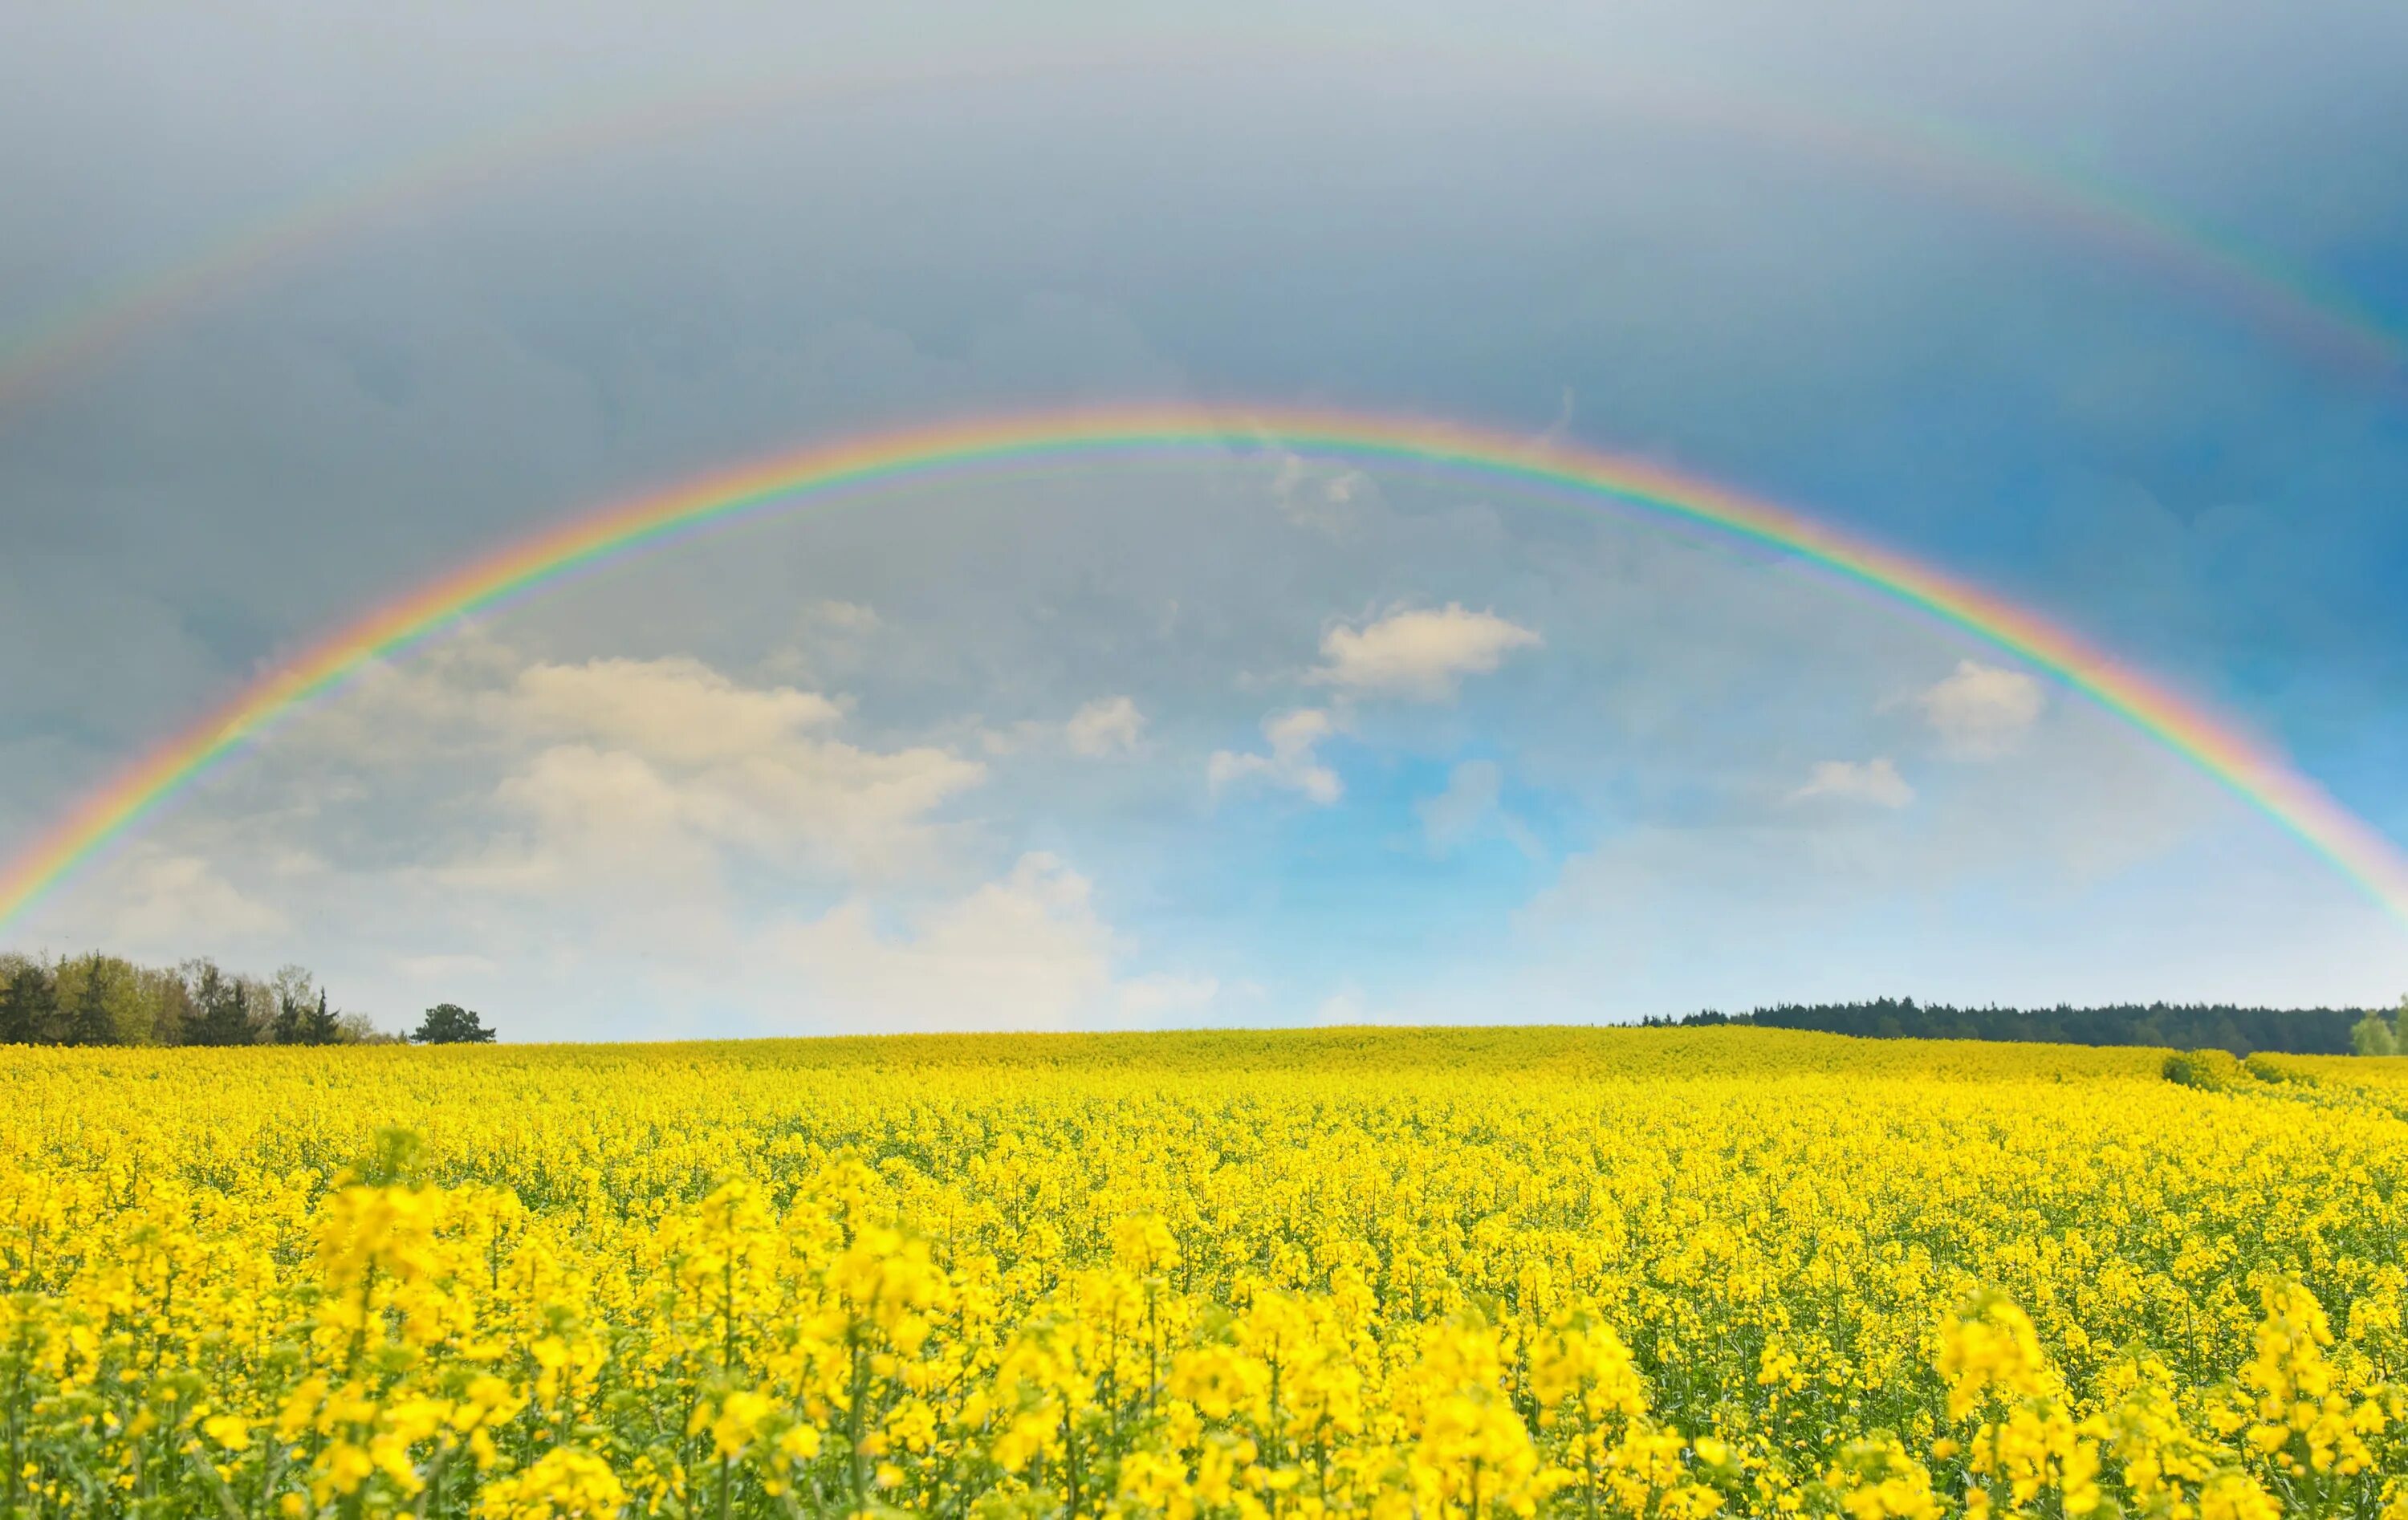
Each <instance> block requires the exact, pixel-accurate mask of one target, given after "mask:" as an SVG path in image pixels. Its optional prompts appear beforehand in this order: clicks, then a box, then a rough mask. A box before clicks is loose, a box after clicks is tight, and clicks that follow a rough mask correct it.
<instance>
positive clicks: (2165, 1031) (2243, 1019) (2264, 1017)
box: [1642, 997, 2408, 1056]
mask: <svg viewBox="0 0 2408 1520" xmlns="http://www.w3.org/2000/svg"><path fill="white" fill-rule="evenodd" d="M2404 1006H2408V1005H2404ZM1642 1022H1644V1023H1646V1024H1647V1025H1653V1026H1656V1027H1659V1028H1660V1027H1669V1026H1673V1025H1681V1026H1694V1025H1716V1024H1752V1025H1760V1026H1762V1027H1765V1028H1770V1029H1813V1030H1819V1031H1820V1032H1822V1033H1824V1034H1833V1035H1854V1036H1856V1037H1858V1038H1860V1039H1868V1040H2036V1041H2042V1042H2046V1043H2049V1044H2056V1045H2158V1046H2166V1047H2169V1048H2171V1049H2174V1050H2223V1051H2230V1052H2231V1053H2232V1054H2235V1055H2242V1056H2246V1055H2254V1054H2257V1053H2258V1052H2260V1051H2265V1052H2271V1053H2272V1054H2281V1055H2347V1054H2353V1053H2357V1054H2390V1053H2391V1051H2392V1050H2393V1049H2396V1048H2397V1047H2398V1042H2399V1039H2400V1035H2401V1031H2400V1030H2399V1029H2398V1028H2396V1027H2395V1026H2394V1025H2393V1024H2392V1023H2391V1022H2390V1021H2389V1020H2387V1019H2386V1018H2385V1016H2384V1013H2383V1011H2380V1010H2375V1009H2363V1008H2338V1009H2337V1008H2304V1009H2280V1008H2240V1007H2235V1006H2232V1005H2229V1004H2221V1003H2145V1004H2143V1003H2118V1004H2113V1005H2110V1006H2107V1007H2103V1008H2074V1007H2071V1006H2069V1005H2065V1004H2060V1005H2058V1006H2057V1007H2056V1008H2040V1009H2024V1008H1956V1007H1952V1006H1951V1005H1949V1004H1946V1003H1918V1002H1916V1001H1915V1000H1914V998H1912V997H1897V998H1893V997H1879V998H1874V999H1872V1000H1871V1001H1870V1002H1862V1003H1782V1004H1777V1005H1775V1006H1773V1007H1770V1008H1759V1009H1757V1010H1756V1011H1754V1012H1752V1013H1723V1012H1719V1011H1714V1010H1712V1009H1709V1010H1707V1011H1704V1012H1701V1013H1690V1014H1685V1015H1683V1016H1681V1017H1678V1018H1650V1019H1647V1020H1644V1021H1642Z"/></svg>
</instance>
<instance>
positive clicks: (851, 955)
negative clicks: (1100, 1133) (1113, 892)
mask: <svg viewBox="0 0 2408 1520" xmlns="http://www.w3.org/2000/svg"><path fill="white" fill-rule="evenodd" d="M775 943H776V949H777V951H778V953H779V954H780V956H781V958H782V959H783V960H784V961H785V962H787V963H788V964H789V965H791V966H792V967H793V968H794V970H795V972H796V976H797V977H798V978H799V980H800V982H801V985H800V986H799V988H798V989H797V993H796V999H795V1002H794V1005H793V1007H792V1008H791V1009H790V1010H789V1011H788V1017H787V1018H786V1020H785V1021H784V1022H786V1023H789V1024H791V1025H794V1026H796V1027H807V1028H825V1027H828V1026H829V1025H839V1026H850V1027H857V1028H872V1029H879V1030H888V1029H1037V1028H1060V1027H1063V1026H1065V1025H1068V1024H1069V1023H1070V1022H1071V1021H1072V1020H1073V1019H1074V1018H1076V1017H1077V1016H1078V1015H1079V1014H1080V1013H1081V1012H1082V1011H1086V1010H1088V1009H1090V1008H1093V1007H1095V1006H1096V1005H1097V1004H1098V1003H1099V1002H1101V1001H1103V1000H1104V999H1105V997H1106V995H1107V994H1108V993H1110V992H1111V990H1112V989H1111V956H1112V952H1113V948H1114V944H1113V937H1112V934H1111V929H1110V928H1109V927H1108V926H1107V925H1105V924H1104V923H1103V922H1102V920H1100V919H1099V918H1097V915H1096V911H1095V908H1094V905H1093V903H1092V902H1091V901H1090V894H1089V887H1088V882H1087V879H1086V878H1085V877H1083V876H1081V875H1080V874H1079V873H1078V872H1076V871H1074V870H1072V869H1071V868H1069V867H1068V866H1067V865H1065V864H1064V863H1063V862H1062V861H1060V860H1059V859H1056V858H1055V857H1054V856H1052V855H1049V854H1043V853H1030V854H1025V855H1023V856H1021V858H1020V860H1019V862H1018V864H1016V865H1015V866H1014V867H1013V868H1012V869H1011V874H1010V875H1008V876H1006V877H1004V878H1002V879H1001V880H999V881H995V882H988V883H986V884H985V885H984V886H982V887H980V888H979V889H978V890H977V891H975V892H972V893H970V894H969V895H968V896H966V897H962V898H960V899H958V900H955V901H953V902H949V903H946V904H944V905H942V906H941V907H939V908H937V909H934V910H932V911H927V912H925V913H924V914H923V915H921V916H920V917H919V918H918V919H917V920H916V921H915V922H914V923H913V924H912V925H911V930H910V933H908V934H901V935H896V934H887V933H883V932H882V931H881V929H880V926H879V924H878V921H877V917H876V915H875V913H874V912H873V911H872V909H871V908H870V906H869V904H868V903H867V902H866V901H864V900H863V899H860V898H853V899H852V900H849V901H847V902H846V903H844V904H843V905H842V906H840V907H839V908H837V909H836V910H834V911H831V912H829V913H828V914H827V915H826V916H825V917H823V918H820V919H817V920H815V921H813V922H811V923H809V924H803V925H796V926H794V927H791V928H788V929H786V930H784V931H782V932H781V933H780V934H779V935H778V936H777V937H776V941H775ZM772 1018H773V1019H774V1018H775V1014H774V1013H773V1014H772Z"/></svg>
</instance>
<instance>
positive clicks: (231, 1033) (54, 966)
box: [0, 951, 494, 1045]
mask: <svg viewBox="0 0 2408 1520" xmlns="http://www.w3.org/2000/svg"><path fill="white" fill-rule="evenodd" d="M402 1038H404V1037H402V1036H400V1035H395V1034H390V1033H387V1032H386V1031H384V1030H382V1029H380V1028H379V1027H378V1026H377V1025H376V1022H375V1021H374V1020H373V1019H371V1018H369V1017H368V1016H367V1015H366V1014H365V1013H359V1012H350V1011H343V1010H339V1009H337V1008H336V1007H335V1006H334V1005H333V1003H332V1001H331V1000H330V999H329V997H328V996H327V993H326V989H325V988H324V987H323V986H321V985H320V984H319V982H318V980H317V978H316V977H314V976H312V975H311V974H310V972H309V969H308V968H307V967H304V966H286V967H283V968H279V970H278V971H277V972H276V974H275V975H273V976H268V977H256V976H251V975H248V974H245V973H243V972H240V971H228V970H226V969H224V968H222V967H220V966H219V965H218V963H217V962H215V961H213V960H210V959H208V958H207V957H206V956H204V957H201V958H199V959H195V960H188V961H184V962H182V963H180V964H179V965H176V966H172V967H162V966H137V965H136V964H135V963H134V962H132V961H130V960H127V959H125V958H124V957H123V956H121V955H108V954H101V953H99V952H97V951H94V952H93V953H92V954H84V955H66V956H60V957H59V958H57V959H55V960H49V959H44V958H42V957H40V956H36V955H22V954H14V953H6V954H0V1045H373V1044H387V1043H392V1042H394V1041H397V1040H401V1039H402ZM408 1038H409V1040H414V1041H417V1042H420V1043H424V1044H457V1043H483V1042H487V1041H490V1040H493V1038H494V1031H493V1030H492V1029H491V1028H490V1027H488V1026H487V1025H485V1024H484V1022H483V1020H482V1018H481V1017H480V1015H479V1014H477V1013H474V1012H472V1011H469V1010H467V1009H464V1008H462V1007H460V1006H459V1005H458V1004H456V1003H438V1004H437V1005H436V1006H435V1007H433V1008H430V1009H428V1010H427V1011H426V1016H425V1018H424V1020H423V1021H422V1022H421V1023H420V1025H419V1026H418V1028H417V1029H416V1030H414V1031H412V1032H411V1033H410V1034H409V1036H408Z"/></svg>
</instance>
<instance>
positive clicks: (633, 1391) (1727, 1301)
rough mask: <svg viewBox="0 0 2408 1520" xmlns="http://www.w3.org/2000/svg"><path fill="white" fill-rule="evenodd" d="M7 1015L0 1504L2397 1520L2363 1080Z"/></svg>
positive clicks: (2406, 1443)
mask: <svg viewBox="0 0 2408 1520" xmlns="http://www.w3.org/2000/svg"><path fill="white" fill-rule="evenodd" d="M2164 1059H2165V1057H2164V1054H2163V1053H2151V1052H2143V1051H2100V1050H2074V1049H2066V1048H2059V1047H2014V1046H1998V1045H1992V1046H1973V1045H1960V1044H1913V1043H1907V1042H1862V1043H1860V1042H1852V1041H1848V1040H1839V1039H1835V1038H1829V1037H1823V1036H1815V1035H1806V1034H1791V1033H1783V1032H1778V1031H1771V1030H1757V1029H1745V1028H1730V1029H1697V1030H1678V1031H1652V1030H1651V1031H1638V1030H1620V1031H1589V1030H1553V1029H1525V1030H1495V1031H1485V1030H1456V1031H1367V1030H1337V1031H1326V1032H1314V1033H1302V1034H1293V1035H1271V1034H1197V1035H1169V1036H1061V1037H1037V1036H1029V1037H968V1038H961V1039H952V1040H945V1039H905V1040H838V1041H805V1042H789V1041H764V1042H755V1043H742V1044H719V1045H657V1046H612V1047H593V1048H568V1047H552V1048H507V1047H505V1048H473V1049H449V1050H415V1049H394V1048H385V1049H346V1048H336V1049H322V1050H303V1049H253V1050H240V1051H201V1050H165V1051H159V1050H96V1051H61V1050H11V1051H9V1052H7V1054H6V1064H5V1068H0V1274H5V1283H0V1287H5V1290H6V1298H5V1300H0V1415H4V1416H5V1421H6V1429H5V1440H6V1445H7V1454H6V1455H7V1473H6V1482H5V1513H10V1514H38V1515H50V1514H65V1513H77V1514H84V1513H126V1514H143V1515H168V1514H173V1515H196V1516H211V1515H215V1516H228V1517H241V1516H251V1515H260V1516H267V1515H321V1514H322V1515H339V1516H353V1515H370V1514H426V1515H468V1514H475V1515H490V1516H522V1515H524V1516H534V1515H557V1514H608V1513H622V1512H624V1513H659V1514H674V1515H707V1516H718V1515H739V1514H740V1515H792V1514H813V1515H817V1514H839V1513H845V1514H849V1513H863V1512H886V1511H893V1512H910V1513H925V1514H930V1515H940V1516H971V1515H994V1516H1008V1515H1009V1516H1018V1515H1038V1514H1055V1513H1074V1514H1113V1515H1128V1516H1139V1515H1155V1514H1163V1515H1169V1516H1174V1517H1179V1520H1186V1517H1190V1516H1206V1515H1211V1516H1245V1517H1254V1516H1266V1515H1269V1516H1283V1517H1284V1516H1296V1517H1300V1520H1301V1517H1311V1516H1316V1515H1322V1514H1326V1513H1332V1512H1340V1513H1368V1514H1370V1515H1377V1516H1383V1517H1389V1516H1394V1517H1400V1520H1401V1517H1406V1516H1412V1517H1416V1520H1441V1517H1444V1516H1464V1517H1467V1520H1477V1517H1480V1516H1484V1515H1496V1516H1498V1520H1502V1517H1503V1516H1505V1515H1506V1514H1508V1513H1511V1514H1515V1515H1532V1514H1538V1513H1546V1514H1556V1515H1566V1516H1580V1517H1584V1520H1585V1517H1590V1516H1605V1515H1634V1516H1635V1515H1646V1516H1663V1517H1666V1520H1681V1517H1695V1516H1703V1515H1708V1514H1773V1513H1799V1514H1842V1513H1844V1514H1847V1515H1850V1516H1854V1517H1856V1520H1879V1517H1882V1516H1888V1515H1907V1516H1927V1515H1943V1514H1944V1515H1955V1514H1959V1513H1962V1514H1968V1515H1974V1516H1985V1515H1998V1514H2005V1513H2013V1514H2031V1515H2050V1516H2055V1515H2086V1514H2096V1515H2109V1514H2115V1513H2125V1514H2149V1515H2164V1516H2190V1515H2198V1516H2202V1517H2226V1516H2232V1517H2242V1516H2271V1515H2276V1514H2285V1515H2301V1516H2319V1517H2323V1516H2364V1517H2372V1516H2378V1515H2379V1516H2384V1517H2386V1520H2408V1479H2403V1477H2402V1476H2401V1474H2403V1473H2408V1331H2403V1327H2402V1314H2403V1310H2408V1272H2403V1269H2402V1264H2401V1245H2402V1240H2403V1239H2404V1238H2408V1118H2403V1115H2408V1062H2401V1061H2390V1062H2386V1061H2376V1060H2344V1059H2338V1058H2336V1059H2282V1060H2276V1061H2271V1062H2270V1061H2263V1060H2261V1061H2259V1062H2257V1063H2256V1064H2255V1065H2254V1067H2252V1068H2241V1067H2239V1066H2236V1065H2233V1064H2232V1063H2229V1061H2227V1062H2223V1063H2202V1065H2201V1067H2200V1068H2199V1070H2200V1072H2203V1075H2199V1076H2195V1079H2194V1080H2197V1081H2204V1082H2206V1083H2208V1085H2204V1086H2201V1085H2189V1084H2185V1083H2176V1082H2172V1081H2169V1080H2167V1078H2166V1077H2165V1075H2164V1074H2163V1071H2162V1064H2163V1062H2164Z"/></svg>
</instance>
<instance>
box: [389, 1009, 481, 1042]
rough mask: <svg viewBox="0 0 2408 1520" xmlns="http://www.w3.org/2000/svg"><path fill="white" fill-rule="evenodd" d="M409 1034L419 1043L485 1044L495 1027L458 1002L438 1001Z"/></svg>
mask: <svg viewBox="0 0 2408 1520" xmlns="http://www.w3.org/2000/svg"><path fill="white" fill-rule="evenodd" d="M409 1038H410V1039H411V1040H413V1041H415V1042H416V1043H418V1044H421V1045H486V1044H491V1043H493V1039H494V1031H493V1030H491V1029H488V1028H486V1027H485V1025H484V1022H483V1020H482V1019H481V1018H480V1017H479V1016H478V1015H477V1014H475V1013H473V1012H470V1011H468V1010H467V1009H465V1008H462V1007H461V1006H460V1005H459V1004H457V1003H437V1004H436V1005H435V1006H434V1007H433V1008H430V1009H428V1010H427V1011H426V1018H425V1021H424V1022H423V1023H422V1024H420V1025H419V1026H418V1027H417V1028H416V1029H415V1030H413V1031H412V1032H411V1034H410V1037H409Z"/></svg>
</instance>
